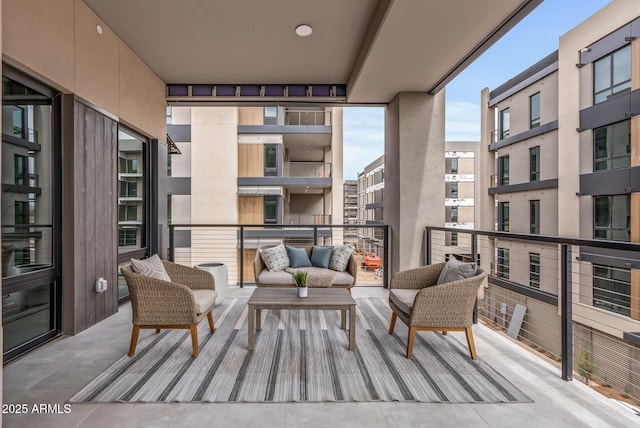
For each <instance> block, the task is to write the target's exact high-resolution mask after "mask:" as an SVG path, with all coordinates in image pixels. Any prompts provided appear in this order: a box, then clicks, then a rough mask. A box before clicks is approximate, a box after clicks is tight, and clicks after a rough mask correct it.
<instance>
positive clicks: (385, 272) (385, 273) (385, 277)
mask: <svg viewBox="0 0 640 428" xmlns="http://www.w3.org/2000/svg"><path fill="white" fill-rule="evenodd" d="M382 238H383V239H384V246H383V247H382V254H383V257H384V265H383V267H382V285H383V287H384V288H389V269H390V267H391V264H390V263H389V225H388V224H385V225H384V226H382Z"/></svg>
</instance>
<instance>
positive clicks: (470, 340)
mask: <svg viewBox="0 0 640 428" xmlns="http://www.w3.org/2000/svg"><path fill="white" fill-rule="evenodd" d="M465 333H466V334H467V343H468V344H469V352H470V353H471V359H472V360H477V359H478V356H477V355H476V345H475V344H474V343H473V331H471V327H467V328H466V329H465Z"/></svg>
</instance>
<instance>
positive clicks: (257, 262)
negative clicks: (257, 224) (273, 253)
mask: <svg viewBox="0 0 640 428" xmlns="http://www.w3.org/2000/svg"><path fill="white" fill-rule="evenodd" d="M265 268H266V266H265V264H264V262H263V261H262V257H261V256H260V251H259V249H256V255H255V256H254V257H253V276H254V277H255V280H256V286H259V285H260V283H259V282H258V275H260V272H262V270H263V269H265Z"/></svg>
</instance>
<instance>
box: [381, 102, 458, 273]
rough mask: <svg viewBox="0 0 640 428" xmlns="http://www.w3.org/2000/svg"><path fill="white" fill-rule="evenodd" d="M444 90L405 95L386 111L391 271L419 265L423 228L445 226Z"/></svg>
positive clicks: (386, 199)
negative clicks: (429, 93)
mask: <svg viewBox="0 0 640 428" xmlns="http://www.w3.org/2000/svg"><path fill="white" fill-rule="evenodd" d="M444 100H445V97H444V90H443V91H440V92H439V93H437V94H436V95H428V94H425V93H415V92H402V93H399V94H398V95H396V97H395V98H394V99H393V101H391V103H390V104H389V105H388V106H387V109H386V113H385V143H384V144H385V147H384V150H385V154H384V156H385V160H384V163H385V171H384V172H385V177H384V221H385V223H387V224H388V225H389V229H390V257H391V260H390V269H391V271H390V273H394V272H398V271H401V270H405V269H409V268H414V267H418V266H421V265H422V264H423V260H424V245H423V232H424V227H425V226H427V225H431V226H442V225H444Z"/></svg>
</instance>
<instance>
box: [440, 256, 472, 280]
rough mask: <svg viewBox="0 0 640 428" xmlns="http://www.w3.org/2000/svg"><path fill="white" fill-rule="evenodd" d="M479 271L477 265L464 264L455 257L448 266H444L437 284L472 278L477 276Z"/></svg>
mask: <svg viewBox="0 0 640 428" xmlns="http://www.w3.org/2000/svg"><path fill="white" fill-rule="evenodd" d="M477 270H478V266H477V265H476V264H475V263H464V262H461V261H460V260H458V259H456V258H455V257H452V258H450V259H449V261H448V262H447V264H446V265H444V268H443V269H442V272H440V276H439V277H438V282H437V284H444V283H447V282H453V281H458V280H460V279H464V278H470V277H472V276H474V275H475V274H476V272H477Z"/></svg>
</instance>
